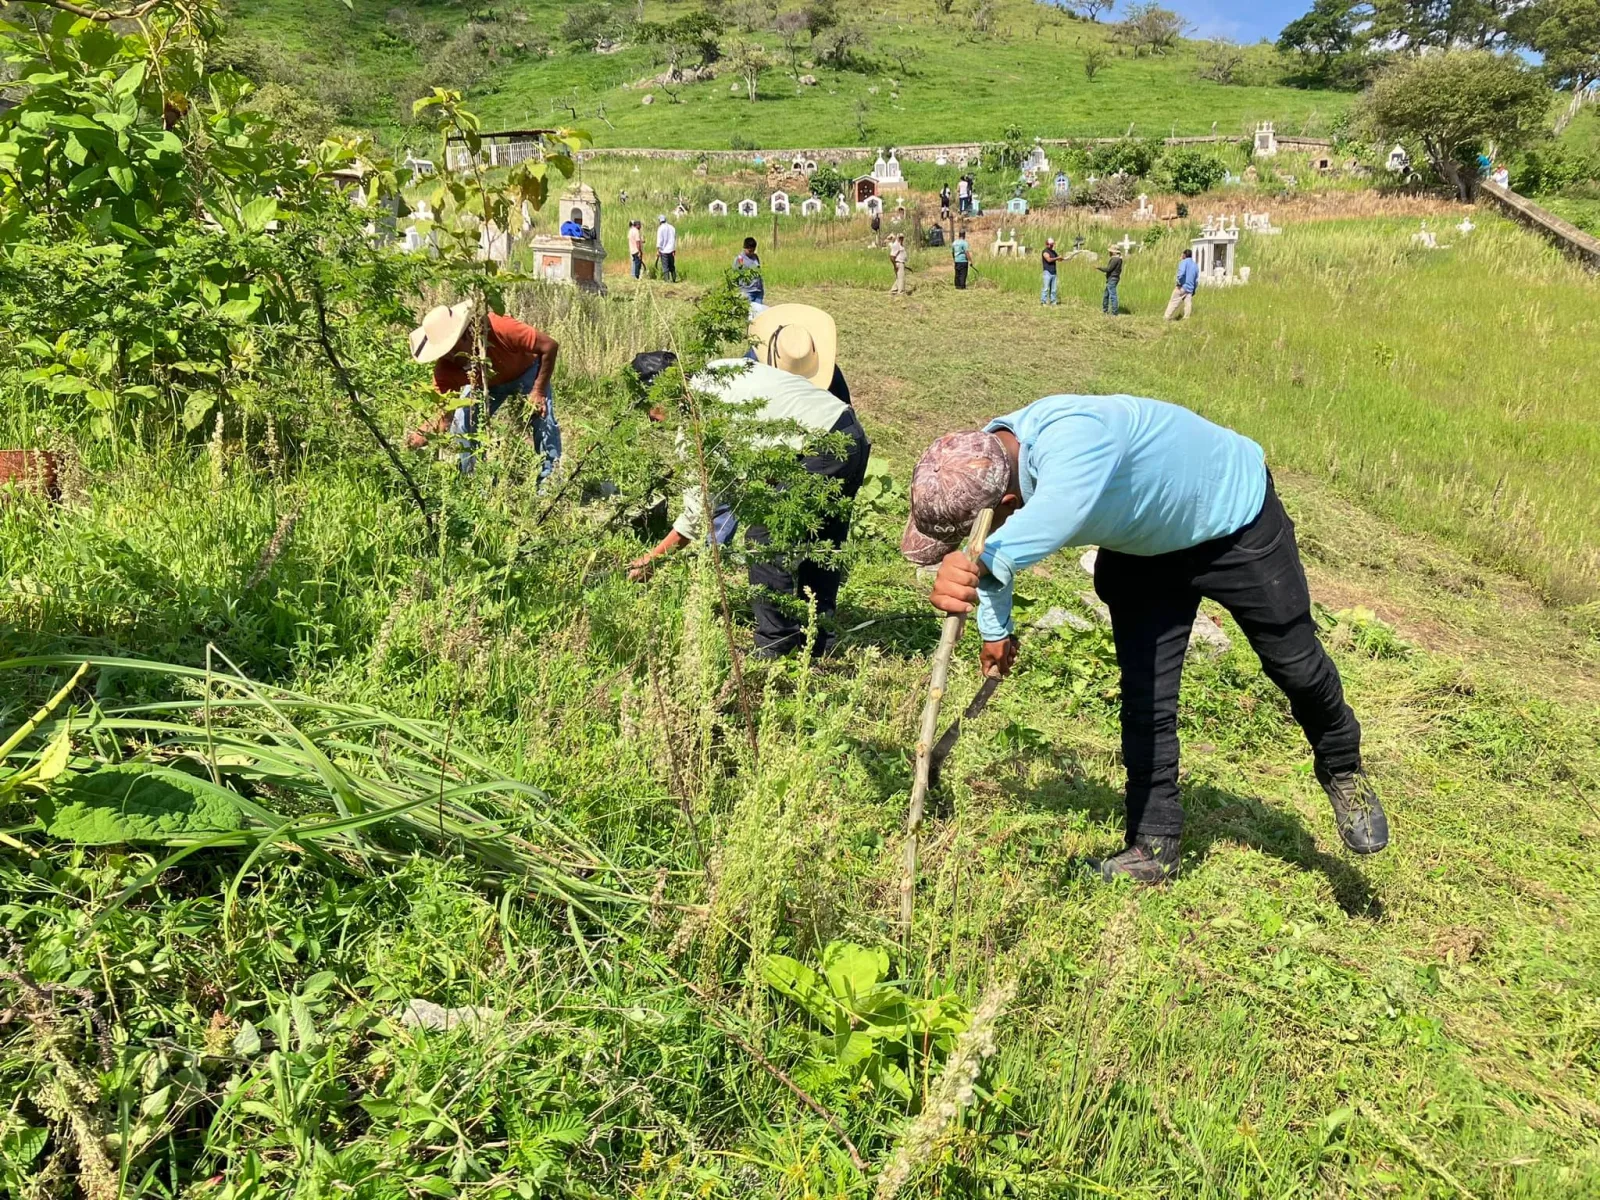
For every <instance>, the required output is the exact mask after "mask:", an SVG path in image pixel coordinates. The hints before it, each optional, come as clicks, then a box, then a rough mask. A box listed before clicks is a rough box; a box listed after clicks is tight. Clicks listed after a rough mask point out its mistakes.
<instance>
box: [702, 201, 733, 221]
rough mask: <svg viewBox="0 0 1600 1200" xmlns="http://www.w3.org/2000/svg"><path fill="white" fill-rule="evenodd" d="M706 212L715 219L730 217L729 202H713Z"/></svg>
mask: <svg viewBox="0 0 1600 1200" xmlns="http://www.w3.org/2000/svg"><path fill="white" fill-rule="evenodd" d="M706 211H707V212H708V213H710V214H711V215H712V216H713V217H725V216H727V215H728V202H727V201H726V200H713V201H712V202H711V203H710V204H708V205H706Z"/></svg>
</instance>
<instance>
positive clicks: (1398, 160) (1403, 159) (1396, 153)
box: [1385, 144, 1411, 175]
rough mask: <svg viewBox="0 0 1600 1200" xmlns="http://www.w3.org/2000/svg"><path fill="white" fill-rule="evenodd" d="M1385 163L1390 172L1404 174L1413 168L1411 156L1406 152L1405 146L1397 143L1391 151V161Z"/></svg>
mask: <svg viewBox="0 0 1600 1200" xmlns="http://www.w3.org/2000/svg"><path fill="white" fill-rule="evenodd" d="M1385 165H1386V166H1387V167H1388V169H1389V172H1390V174H1393V175H1401V174H1404V173H1405V172H1406V171H1409V170H1410V169H1411V156H1410V155H1409V154H1407V153H1406V148H1405V147H1404V146H1401V145H1398V144H1397V145H1396V146H1395V148H1394V149H1393V150H1391V151H1389V161H1388V163H1386V164H1385Z"/></svg>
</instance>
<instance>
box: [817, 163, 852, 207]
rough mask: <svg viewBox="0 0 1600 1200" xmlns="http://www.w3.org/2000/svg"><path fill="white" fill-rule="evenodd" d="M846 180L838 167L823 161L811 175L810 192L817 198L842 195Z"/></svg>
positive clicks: (823, 198)
mask: <svg viewBox="0 0 1600 1200" xmlns="http://www.w3.org/2000/svg"><path fill="white" fill-rule="evenodd" d="M846 186H847V185H846V180H845V177H844V175H843V173H842V172H841V171H840V170H839V168H838V167H835V166H832V165H831V164H828V163H824V164H823V165H822V166H820V167H818V168H817V169H816V170H815V171H814V172H813V173H812V175H811V194H812V195H813V196H815V197H817V198H818V199H819V200H832V199H833V198H834V197H835V196H842V195H844V189H845V187H846Z"/></svg>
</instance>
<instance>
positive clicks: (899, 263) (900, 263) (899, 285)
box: [889, 233, 906, 296]
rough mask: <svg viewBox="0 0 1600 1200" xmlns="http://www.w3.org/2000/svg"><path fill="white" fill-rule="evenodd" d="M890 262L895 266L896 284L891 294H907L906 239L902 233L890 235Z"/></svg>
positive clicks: (890, 290)
mask: <svg viewBox="0 0 1600 1200" xmlns="http://www.w3.org/2000/svg"><path fill="white" fill-rule="evenodd" d="M889 262H890V263H891V264H893V266H894V286H893V287H892V288H890V289H889V294H890V295H891V296H903V295H905V294H906V239H905V235H904V234H901V233H896V234H891V235H890V237H889Z"/></svg>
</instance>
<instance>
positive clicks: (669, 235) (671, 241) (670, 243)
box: [656, 221, 678, 254]
mask: <svg viewBox="0 0 1600 1200" xmlns="http://www.w3.org/2000/svg"><path fill="white" fill-rule="evenodd" d="M656 252H657V253H659V254H676V253H677V252H678V231H677V230H676V229H674V228H673V227H672V222H671V221H663V222H661V224H659V225H657V226H656Z"/></svg>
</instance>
